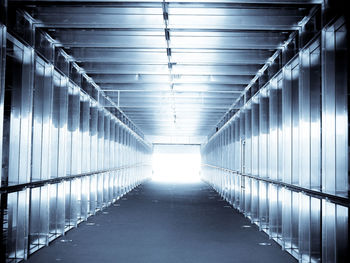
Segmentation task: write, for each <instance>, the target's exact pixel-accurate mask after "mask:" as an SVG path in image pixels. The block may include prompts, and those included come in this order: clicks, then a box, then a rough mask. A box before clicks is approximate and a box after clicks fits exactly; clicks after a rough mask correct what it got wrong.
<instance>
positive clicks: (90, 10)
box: [0, 0, 349, 262]
mask: <svg viewBox="0 0 350 263" xmlns="http://www.w3.org/2000/svg"><path fill="white" fill-rule="evenodd" d="M0 4H1V9H0V13H1V15H0V76H1V77H0V134H1V138H2V139H1V140H0V159H1V162H2V169H1V184H0V198H1V199H0V203H1V214H0V221H1V224H0V239H1V252H0V261H1V262H20V261H23V260H28V259H29V261H30V260H31V257H32V256H33V253H34V252H36V253H35V255H40V254H41V253H42V255H44V254H45V252H44V250H45V249H46V248H45V247H47V246H49V247H50V244H52V247H53V249H55V240H56V241H57V240H58V239H59V238H62V237H63V236H65V235H67V233H68V231H69V230H71V229H73V230H72V231H77V232H79V231H80V232H82V231H83V230H79V229H76V228H77V227H78V226H79V225H82V224H84V223H86V222H87V220H99V219H96V218H97V217H98V215H96V214H101V213H102V212H103V211H107V210H108V209H111V208H113V205H115V204H119V203H118V202H122V201H125V200H127V199H130V198H129V197H131V199H133V201H130V206H132V205H133V204H135V205H137V203H139V204H144V203H143V201H142V200H143V199H142V198H140V196H138V194H139V193H141V192H142V193H143V194H144V195H143V196H144V198H145V200H148V199H149V200H151V202H153V203H157V202H158V201H157V202H154V200H158V199H157V198H158V197H155V196H153V195H152V194H153V193H158V194H159V198H160V200H162V201H161V202H160V203H161V204H162V205H163V202H165V203H170V204H172V205H173V202H174V200H178V199H181V200H182V202H184V205H185V206H186V207H187V205H188V204H193V207H195V206H197V205H199V206H200V205H203V207H202V208H203V210H198V211H197V210H195V209H197V207H196V208H193V209H194V210H193V213H199V214H200V213H209V214H210V213H214V212H213V211H216V210H215V209H214V208H213V207H214V204H212V203H210V204H209V203H208V204H203V202H204V201H203V202H202V201H199V200H200V198H199V197H198V196H202V197H203V196H206V197H205V198H206V200H207V201H208V198H209V199H210V200H209V201H210V202H212V199H214V194H213V193H214V190H215V194H217V197H218V199H221V201H223V202H226V203H225V204H227V205H225V206H227V207H226V208H230V209H231V210H229V211H230V212H231V213H235V215H236V216H237V222H243V221H239V220H241V219H239V218H238V217H239V216H243V217H244V218H245V220H249V222H251V223H252V224H253V225H254V226H255V227H257V228H258V230H260V231H261V232H262V233H265V234H266V235H267V237H268V238H269V240H272V241H273V242H274V243H273V246H277V247H279V248H280V249H281V250H283V251H284V252H288V253H289V256H290V255H291V257H293V258H294V259H295V260H297V261H299V262H347V260H348V259H349V258H348V249H349V224H348V218H349V133H348V130H349V111H348V101H349V89H348V86H349V74H348V71H349V65H348V62H349V53H348V45H349V38H348V34H347V29H348V24H349V19H348V18H349V16H348V13H347V12H348V11H347V10H346V7H345V6H346V5H345V1H332V0H261V1H257V0H246V1H243V0H221V1H220V0H201V1H190V0H163V1H156V0H154V1H151V0H138V1H133V0H130V1H129V0H125V1H118V0H106V1H91V0H73V1H67V0H37V1H36V0H1V2H0ZM155 156H156V157H158V158H159V159H158V161H156V162H155V159H156V158H155ZM165 156H167V159H166V158H165ZM176 156H177V157H178V158H179V159H178V160H177V161H178V163H176V158H177V157H176ZM193 156H195V157H193ZM192 157H193V158H194V159H191V158H192ZM162 158H163V159H162ZM181 158H182V159H181ZM169 160H170V161H169ZM152 162H153V163H152ZM186 164H188V165H189V166H186ZM190 167H192V168H190ZM193 167H195V168H193ZM177 168H178V169H179V170H177ZM181 168H182V170H181ZM152 174H153V179H155V178H156V179H159V180H160V181H162V180H163V181H166V180H167V179H169V178H170V175H172V176H173V179H174V178H175V179H183V180H185V179H188V181H191V183H192V184H189V185H188V186H184V185H183V186H181V187H184V188H183V189H185V190H184V192H185V193H186V194H185V196H187V197H186V198H185V197H180V196H181V194H182V193H183V192H182V190H181V189H182V188H181V189H180V188H179V190H178V192H177V191H176V190H174V189H173V188H172V186H169V187H170V188H167V187H168V186H165V185H163V186H162V187H163V188H162V187H160V188H158V190H157V187H156V186H155V185H157V184H153V183H150V182H149V180H150V179H151V178H152ZM191 175H194V177H193V178H191V179H190V177H191ZM200 180H201V181H202V182H199V181H200ZM154 181H155V180H154ZM168 181H171V180H168ZM195 183H197V186H193V184H194V185H195ZM170 185H171V184H170ZM186 187H187V188H186ZM191 187H192V188H191ZM161 189H163V190H164V189H167V190H164V191H163V190H161ZM212 191H213V192H212ZM192 192H193V193H192ZM197 192H198V196H195V197H193V196H192V195H195V193H197ZM203 193H205V194H203ZM167 194H168V195H169V196H172V197H173V198H175V199H171V200H172V201H169V199H168V198H170V197H169V196H167ZM149 196H152V198H151V199H150V197H149ZM208 196H209V197H208ZM192 197H193V200H192ZM210 197H213V198H210ZM217 197H215V198H217ZM147 198H148V199H147ZM177 198H178V199H177ZM203 198H204V197H203ZM124 199H125V200H124ZM128 201H129V200H128ZM209 201H208V202H209ZM186 202H187V203H188V204H185V203H186ZM191 202H192V203H191ZM217 202H219V201H218V200H217ZM124 203H125V205H127V203H126V202H124ZM124 203H123V204H124ZM195 204H196V205H195ZM144 205H145V206H146V207H147V204H144ZM138 207H141V205H139V206H138ZM178 208H179V213H181V211H182V212H183V213H191V212H188V211H190V210H181V209H182V208H183V207H182V206H178ZM187 208H188V207H187ZM135 209H136V208H135ZM149 209H150V211H151V210H152V209H155V208H154V207H149ZM159 209H160V210H159V211H162V210H161V209H165V208H164V207H163V206H161V205H160V204H159ZM212 209H214V210H212ZM108 211H110V210H108ZM121 211H123V210H121ZM171 211H172V210H171ZM196 211H197V212H196ZM225 211H226V210H225ZM124 212H125V213H127V211H126V210H125V211H124ZM111 213H112V212H111ZM121 213H123V212H121ZM135 213H136V212H135ZM169 213H170V212H169ZM217 213H218V215H221V213H222V222H223V223H222V224H224V222H226V220H225V219H224V218H225V216H226V215H224V214H225V213H226V212H224V211H221V210H220V209H218V212H217ZM214 214H215V213H214ZM129 216H130V218H132V217H133V215H132V214H130V215H129ZM177 216H179V217H176V216H174V220H180V221H181V220H182V219H181V214H180V215H179V214H177ZM213 216H214V215H213ZM193 218H194V219H193V220H197V219H196V218H197V217H195V216H194V217H193ZM206 218H207V217H205V216H203V220H209V218H208V219H206ZM216 218H217V220H218V222H220V216H216ZM120 220H123V219H120ZM135 220H136V219H135ZM150 220H151V219H150ZM242 220H243V219H242ZM215 224H216V223H215ZM227 224H228V223H227ZM232 224H233V225H234V224H235V223H234V222H231V223H230V226H228V225H227V227H228V228H227V229H231V227H233V225H232ZM240 224H241V223H240ZM242 224H246V223H242ZM217 226H218V227H219V226H220V223H218V224H217ZM82 228H83V227H82ZM193 228H196V227H195V226H193ZM203 228H205V227H204V226H203ZM231 230H232V231H233V233H232V235H234V232H235V231H238V232H239V233H240V231H241V230H242V229H238V230H237V229H236V230H234V228H232V229H231ZM116 231H118V230H116ZM223 232H225V231H223ZM238 232H237V233H238ZM72 233H73V232H72ZM74 233H75V232H74ZM125 233H127V232H125ZM125 235H127V234H125ZM212 235H213V236H215V234H214V233H212ZM237 235H239V234H237ZM242 235H244V234H242ZM247 235H248V234H247ZM175 236H176V235H175ZM197 238H198V237H197ZM206 238H207V241H209V240H210V238H211V236H210V235H209V236H206ZM225 238H226V237H225ZM203 240H204V238H203ZM222 240H224V238H222ZM227 240H229V239H227ZM203 242H204V241H203ZM227 242H228V243H227V244H226V245H227V246H228V247H229V244H230V242H236V241H232V240H230V241H227ZM175 243H176V242H175ZM224 243H225V242H224V241H223V243H222V245H223V244H224ZM260 243H264V242H260ZM174 246H175V245H174ZM175 247H176V246H175ZM188 247H191V245H189V246H188ZM41 248H44V249H41ZM179 249H180V248H179ZM179 251H180V250H179ZM275 253H276V257H277V252H275ZM278 253H279V252H278ZM203 255H205V254H203ZM209 258H210V257H209V256H208V257H207V260H209ZM33 260H34V259H33ZM148 260H150V262H151V261H152V260H151V259H148ZM182 260H184V259H182ZM198 260H199V259H197V261H193V262H199V261H198ZM204 260H205V257H203V259H202V261H201V262H205V261H204ZM241 260H243V259H241ZM281 260H282V259H281ZM146 261H147V260H146ZM146 261H142V260H141V261H138V262H146ZM243 261H244V260H243ZM243 261H241V262H243ZM33 262H35V261H33ZM153 262H155V261H153ZM160 262H161V261H160ZM163 262H164V261H163ZM169 262H170V261H169ZM175 262H177V261H175ZM191 262H192V261H191ZM223 262H226V261H223ZM247 262H248V261H247Z"/></svg>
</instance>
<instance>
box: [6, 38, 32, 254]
mask: <svg viewBox="0 0 350 263" xmlns="http://www.w3.org/2000/svg"><path fill="white" fill-rule="evenodd" d="M33 59H34V58H33V52H32V51H31V50H30V49H29V48H27V47H26V46H24V45H22V44H21V43H19V42H18V41H17V40H16V39H14V38H12V37H10V36H8V41H7V56H6V65H7V67H6V73H5V78H6V79H5V104H4V124H3V148H2V152H3V155H2V181H3V184H4V183H5V184H8V185H16V184H19V183H27V182H29V181H30V159H31V158H30V157H31V134H32V133H31V125H32V123H31V122H32V93H33V82H32V80H33V76H32V72H33V71H32V70H31V67H32V66H33ZM28 208H29V190H24V191H21V192H18V193H13V194H9V195H8V202H7V210H8V225H7V229H6V231H7V232H8V240H7V251H8V257H9V258H20V259H24V258H26V257H27V255H28V250H27V249H28V243H27V242H28V240H27V238H25V237H27V236H28V224H29V221H28V220H29V209H28Z"/></svg>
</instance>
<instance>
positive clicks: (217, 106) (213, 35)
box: [11, 0, 320, 136]
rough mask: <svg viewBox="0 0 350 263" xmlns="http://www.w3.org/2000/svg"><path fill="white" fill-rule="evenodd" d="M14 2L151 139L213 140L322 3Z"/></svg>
mask: <svg viewBox="0 0 350 263" xmlns="http://www.w3.org/2000/svg"><path fill="white" fill-rule="evenodd" d="M11 2H12V3H18V4H20V5H21V6H24V8H25V9H26V10H27V11H28V13H29V14H30V15H31V16H32V17H33V18H35V19H36V22H37V23H36V26H37V27H41V28H43V30H45V31H46V32H47V33H48V34H49V35H50V36H51V37H52V38H53V39H55V40H57V45H61V46H62V48H63V49H64V50H65V51H66V52H67V53H68V54H69V55H71V56H72V57H73V59H74V60H75V61H76V62H77V64H78V65H79V66H81V67H82V68H83V69H84V71H85V72H86V73H87V75H88V76H90V77H91V78H92V79H93V80H94V81H95V82H96V84H98V85H99V86H100V88H101V89H102V90H104V92H105V93H106V94H107V95H108V96H109V97H110V98H111V99H112V100H113V101H114V102H115V103H116V105H118V107H119V108H120V109H121V110H122V111H123V112H124V113H125V114H126V115H127V116H128V117H129V118H130V119H131V120H132V121H133V122H134V123H135V124H136V125H137V126H138V127H139V128H140V129H141V130H142V131H143V133H144V134H145V135H153V136H175V135H176V136H206V135H208V134H209V133H210V131H211V130H212V129H213V128H214V127H215V126H216V124H217V123H218V122H219V121H220V119H221V118H222V117H223V116H224V114H225V113H226V112H227V111H228V110H229V109H230V108H231V106H232V105H233V103H234V102H235V101H236V100H237V98H239V96H240V95H241V94H242V91H243V90H244V89H245V87H246V86H247V85H248V84H249V83H250V81H251V80H252V79H253V77H254V76H255V75H256V74H257V72H258V71H259V69H261V68H262V67H263V65H264V64H265V63H266V62H267V61H268V59H269V58H270V57H271V56H272V55H273V53H274V52H275V51H276V50H277V49H279V48H281V46H282V45H283V43H284V42H285V41H286V40H287V39H288V37H289V35H290V34H291V32H293V31H295V30H298V22H300V21H301V20H302V19H303V18H304V17H305V16H307V15H308V13H309V11H310V8H311V7H312V4H313V3H315V2H320V1H312V0H309V1H307V0H305V1H302V0H279V1H278V0H275V1H271V0H261V1H257V0H255V1H254V0H248V1H242V0H233V1H216V0H211V1H200V2H198V1H172V0H170V1H169V0H167V1H142V0H138V1H101V2H100V1H89V0H85V1H81V0H78V1H61V0H55V1H49V0H46V1H45V0H43V1H11Z"/></svg>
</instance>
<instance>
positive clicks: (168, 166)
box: [152, 144, 201, 183]
mask: <svg viewBox="0 0 350 263" xmlns="http://www.w3.org/2000/svg"><path fill="white" fill-rule="evenodd" d="M200 165H201V155H200V146H199V145H185V144H181V145H178V144H176V145H169V144H155V145H154V148H153V156H152V171H153V173H152V180H153V181H156V182H168V183H196V182H199V181H200Z"/></svg>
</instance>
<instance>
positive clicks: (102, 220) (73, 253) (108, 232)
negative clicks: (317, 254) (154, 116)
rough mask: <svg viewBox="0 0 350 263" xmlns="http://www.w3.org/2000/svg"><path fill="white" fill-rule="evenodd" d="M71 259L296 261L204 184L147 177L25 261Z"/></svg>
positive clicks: (131, 262)
mask: <svg viewBox="0 0 350 263" xmlns="http://www.w3.org/2000/svg"><path fill="white" fill-rule="evenodd" d="M259 243H261V244H264V243H265V244H264V245H265V246H264V245H261V244H260V245H259ZM77 259H79V262H85V263H94V262H105V263H109V262H118V263H124V262H127V263H165V262H166V263H179V262H181V263H197V262H201V263H207V262H208V263H209V262H222V263H229V262H230V263H233V262H239V263H244V262H247V263H248V262H261V263H263V262H279V263H282V262H296V260H295V259H294V258H293V257H292V256H291V255H290V254H288V253H287V252H284V251H282V250H281V249H280V247H279V245H277V243H275V242H274V241H272V240H269V238H268V236H267V235H266V234H265V233H263V232H259V231H258V228H257V226H255V225H253V224H251V223H250V221H249V220H248V219H246V218H244V216H243V215H242V214H240V213H238V212H237V211H235V210H233V209H232V207H231V206H229V204H228V203H227V202H226V201H223V200H222V199H221V198H220V196H219V195H218V194H217V193H216V192H215V191H214V190H212V189H211V188H210V187H209V186H208V185H207V184H204V183H196V184H171V183H168V184H165V183H155V182H152V181H148V182H146V183H145V184H143V185H141V186H139V187H137V188H135V189H134V190H133V191H131V192H129V193H128V194H127V195H125V196H124V197H123V198H122V199H120V200H118V201H117V202H116V203H114V204H113V205H112V206H110V207H108V208H107V209H105V210H103V211H102V212H99V213H97V215H96V216H94V217H90V218H89V219H88V220H87V221H86V222H82V223H81V224H80V225H79V227H78V228H77V229H73V230H71V231H69V232H68V233H67V234H66V235H65V236H63V237H61V238H58V239H57V240H55V241H54V242H53V243H52V244H51V245H50V246H48V247H46V248H44V249H42V250H40V252H39V253H34V254H33V255H32V256H31V257H30V258H29V260H28V261H27V262H28V263H41V262H42V263H46V262H55V261H56V262H62V263H73V262H77V261H76V260H77Z"/></svg>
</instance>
